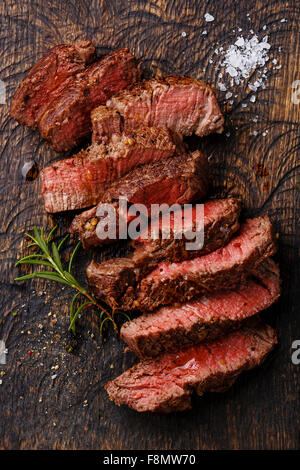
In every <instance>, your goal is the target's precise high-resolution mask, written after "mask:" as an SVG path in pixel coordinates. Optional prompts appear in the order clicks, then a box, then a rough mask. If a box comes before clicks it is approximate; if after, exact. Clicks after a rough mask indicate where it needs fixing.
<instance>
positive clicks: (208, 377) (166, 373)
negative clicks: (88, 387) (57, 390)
mask: <svg viewBox="0 0 300 470" xmlns="http://www.w3.org/2000/svg"><path fill="white" fill-rule="evenodd" d="M276 343H277V338H276V334H275V332H274V330H273V329H272V328H271V327H270V326H268V325H263V324H261V323H256V322H255V323H254V324H252V322H251V324H249V325H245V326H244V327H243V328H242V329H241V330H238V331H235V332H233V333H230V334H228V335H227V336H222V337H221V338H219V339H217V340H214V341H206V342H205V343H202V344H199V345H198V346H194V347H189V348H187V349H184V350H182V351H180V352H175V353H167V354H164V355H162V356H161V357H159V358H157V359H154V360H145V361H142V362H140V363H139V364H137V365H135V366H133V367H132V368H131V369H129V370H127V371H126V372H124V373H123V374H122V375H120V376H119V377H117V378H116V379H114V380H113V381H111V382H109V383H108V384H107V385H106V387H105V388H106V391H107V392H108V394H109V397H110V399H111V400H113V401H114V402H115V403H116V404H117V405H127V406H129V407H130V408H133V409H134V410H136V411H139V412H147V411H152V412H159V413H169V412H172V411H183V410H186V409H189V408H191V393H192V391H193V390H195V391H196V393H197V394H198V395H200V396H201V395H202V394H203V393H205V392H223V391H225V390H227V389H228V388H229V387H230V386H231V385H232V384H233V383H234V382H235V380H236V379H237V377H238V375H239V374H240V373H241V372H243V371H244V370H249V369H252V368H254V367H256V366H259V365H260V364H261V363H262V362H263V360H264V359H265V358H266V356H267V355H268V353H269V352H270V351H271V350H272V349H273V347H274V346H275V344H276Z"/></svg>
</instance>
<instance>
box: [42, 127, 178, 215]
mask: <svg viewBox="0 0 300 470" xmlns="http://www.w3.org/2000/svg"><path fill="white" fill-rule="evenodd" d="M184 148H185V147H184V146H183V144H182V140H181V136H180V135H179V134H177V133H175V132H172V131H170V130H169V129H166V128H165V129H157V128H145V129H139V130H137V131H131V132H129V131H125V132H123V134H122V135H121V136H115V137H114V139H113V141H112V142H110V143H109V144H108V145H104V144H101V145H98V144H92V145H91V146H90V147H89V148H88V149H87V150H82V151H81V152H79V153H78V154H77V155H76V156H75V157H73V158H69V159H65V160H61V161H59V162H56V163H54V164H53V165H51V166H49V167H47V168H44V169H43V170H42V171H41V180H42V189H41V191H42V195H43V198H44V202H45V209H46V211H47V212H61V211H66V210H73V209H82V208H86V207H89V206H93V205H95V204H97V203H98V202H99V200H100V199H101V197H102V196H103V194H104V192H105V191H106V189H107V188H109V187H110V186H111V185H112V183H113V182H114V181H115V180H116V179H117V178H120V177H122V176H123V175H125V174H126V173H128V172H129V171H130V170H131V169H132V168H134V167H136V166H138V165H141V164H145V163H149V162H155V161H159V160H163V159H166V158H168V157H170V156H172V155H174V154H175V153H182V152H183V150H184Z"/></svg>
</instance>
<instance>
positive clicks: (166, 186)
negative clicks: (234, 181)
mask: <svg viewBox="0 0 300 470" xmlns="http://www.w3.org/2000/svg"><path fill="white" fill-rule="evenodd" d="M208 181H209V178H208V162H207V159H206V157H204V155H202V154H201V153H200V152H198V151H196V152H194V153H192V154H186V155H179V156H175V157H171V158H168V159H167V160H164V161H159V162H155V163H149V164H147V165H143V166H142V167H137V168H135V169H134V170H132V171H130V172H129V173H127V174H126V175H125V176H124V177H123V178H121V179H120V180H119V181H116V182H115V183H114V184H113V186H112V187H111V188H110V189H109V190H108V191H106V193H105V194H104V196H103V198H102V199H101V201H100V203H99V204H98V206H97V207H94V208H93V209H90V210H88V211H85V212H83V213H82V214H80V215H78V216H77V217H75V219H74V221H73V223H72V225H71V227H70V231H71V233H74V232H78V233H79V236H80V238H81V240H82V244H83V247H84V248H88V247H90V246H99V245H101V244H103V242H104V241H106V242H107V241H109V240H108V239H107V240H101V239H100V238H98V236H97V233H96V227H97V224H98V222H99V220H100V217H98V216H97V214H96V212H97V209H98V210H99V208H100V206H101V205H103V204H108V203H109V204H114V205H115V206H116V212H117V219H118V223H120V224H126V225H127V223H128V221H129V220H130V219H128V214H124V215H122V214H119V212H118V205H119V204H118V201H119V198H120V197H122V198H123V199H125V200H126V201H128V202H129V203H131V204H143V205H145V206H146V208H147V209H148V211H150V210H151V204H162V203H164V204H168V205H172V204H175V203H178V204H187V203H190V202H191V201H193V200H197V199H201V198H202V197H204V196H205V195H206V193H207V190H208ZM164 241H165V240H164ZM181 241H182V240H181Z"/></svg>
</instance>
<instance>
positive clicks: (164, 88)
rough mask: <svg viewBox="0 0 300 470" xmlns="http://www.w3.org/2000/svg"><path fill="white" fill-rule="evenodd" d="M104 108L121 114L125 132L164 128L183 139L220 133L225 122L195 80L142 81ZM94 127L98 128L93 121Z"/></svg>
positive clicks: (212, 97) (205, 87) (211, 95)
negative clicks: (176, 133)
mask: <svg viewBox="0 0 300 470" xmlns="http://www.w3.org/2000/svg"><path fill="white" fill-rule="evenodd" d="M106 104H107V106H108V107H111V108H113V109H114V110H116V111H117V112H118V113H119V114H120V116H121V118H122V122H123V126H124V128H125V129H138V128H140V127H141V126H154V127H164V126H166V127H169V128H170V129H173V130H175V131H177V132H180V133H181V134H183V135H191V134H196V135H198V136H204V135H207V134H210V133H211V132H217V133H221V132H223V123H224V119H223V116H222V113H221V111H220V108H219V105H218V103H217V100H216V96H215V94H214V92H213V90H212V89H211V88H210V86H209V85H206V83H204V82H201V81H199V80H195V79H194V78H187V77H167V78H165V79H163V80H157V79H151V80H147V81H143V82H141V83H137V84H136V85H134V86H131V87H129V88H127V89H126V90H124V91H122V92H120V93H119V94H117V95H116V96H114V97H112V98H111V99H110V100H108V102H107V103H106ZM99 117H100V119H102V116H101V115H100V116H99ZM93 126H94V129H95V127H97V126H96V123H95V121H94V122H93ZM107 128H114V127H113V126H107Z"/></svg>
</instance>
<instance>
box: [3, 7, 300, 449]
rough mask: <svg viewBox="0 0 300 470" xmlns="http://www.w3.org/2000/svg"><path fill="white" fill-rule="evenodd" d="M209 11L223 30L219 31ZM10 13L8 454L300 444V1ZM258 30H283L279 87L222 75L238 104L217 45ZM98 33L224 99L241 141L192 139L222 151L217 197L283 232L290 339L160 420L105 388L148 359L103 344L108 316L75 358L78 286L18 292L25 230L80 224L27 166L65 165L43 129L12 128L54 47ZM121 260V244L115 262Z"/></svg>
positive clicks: (283, 325)
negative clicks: (35, 69)
mask: <svg viewBox="0 0 300 470" xmlns="http://www.w3.org/2000/svg"><path fill="white" fill-rule="evenodd" d="M205 13H210V14H211V15H213V16H214V18H215V19H214V21H213V22H206V21H205V20H204V14H205ZM0 15H1V19H0V24H1V34H0V51H1V52H0V53H1V62H0V79H1V80H2V81H4V83H5V85H6V104H1V105H0V116H1V127H0V132H1V139H0V157H1V158H0V177H1V185H0V198H1V202H0V208H1V219H0V224H1V231H0V260H1V274H0V280H1V298H0V306H1V313H0V340H1V339H2V340H4V341H5V344H6V347H7V349H8V354H7V355H6V358H7V364H6V365H2V366H1V365H0V371H2V372H1V377H0V379H1V380H2V383H1V385H0V400H1V406H0V447H1V448H6V449H12V448H14V449H19V448H21V449H73V448H74V449H176V450H179V449H283V448H285V449H295V448H297V446H298V445H299V434H298V430H297V422H299V414H298V413H299V393H298V392H299V367H300V366H299V365H298V366H296V365H293V363H292V361H291V355H292V342H293V341H294V340H297V339H299V311H298V308H296V307H299V303H296V300H297V298H298V297H299V295H298V289H297V279H298V278H299V277H298V275H299V269H298V270H297V261H298V258H297V257H298V251H297V248H298V246H299V232H298V234H297V233H296V225H297V221H298V219H299V205H298V204H297V202H298V200H299V199H298V198H297V196H298V195H297V191H298V189H299V180H298V182H297V176H299V114H300V113H299V111H300V105H299V104H297V103H296V101H297V100H296V101H295V99H294V102H293V99H292V98H293V92H294V91H295V90H294V89H293V88H292V86H293V82H294V81H295V80H297V79H298V80H299V79H300V71H299V29H298V30H297V28H298V25H299V3H298V2H296V1H292V0H289V1H287V2H284V3H282V2H278V1H276V0H271V1H268V2H266V1H259V0H257V1H255V0H251V1H250V0H248V1H245V0H239V1H229V2H221V1H220V2H209V1H208V0H205V1H193V0H189V1H185V2H183V1H182V2H179V1H175V0H164V1H162V0H152V1H151V2H142V1H138V0H132V1H125V0H124V1H122V2H120V1H118V0H106V1H105V0H103V1H97V0H78V1H76V2H61V1H58V0H53V1H52V2H48V1H45V0H39V1H35V0H31V1H25V2H18V1H12V0H8V1H6V2H1V6H0ZM283 20H284V21H283ZM238 28H241V29H242V31H240V30H239V29H238ZM251 29H252V30H253V32H254V33H255V34H257V35H258V37H259V38H260V39H261V38H262V37H263V36H265V35H268V37H269V39H268V41H269V43H270V44H271V46H272V47H271V50H270V58H271V59H270V61H269V63H268V66H267V68H268V73H267V80H266V87H265V89H262V88H259V90H258V91H257V93H256V96H257V99H256V101H255V102H254V103H253V102H251V101H250V100H249V97H250V94H249V89H248V88H247V81H246V82H245V83H244V84H242V85H240V86H236V85H235V86H234V87H233V89H232V90H231V87H230V83H229V80H228V76H227V75H225V77H224V78H223V79H222V81H223V82H224V83H225V84H226V86H227V88H228V89H230V90H231V91H232V92H233V95H234V96H233V103H232V104H230V103H229V100H228V99H227V100H226V99H225V93H224V92H221V91H218V87H217V83H218V74H219V73H220V72H221V71H223V72H224V70H223V67H222V66H221V65H220V63H219V62H220V60H221V56H220V55H219V54H215V49H218V48H219V47H220V46H223V47H224V49H225V48H227V47H228V46H229V45H230V44H233V43H234V42H235V40H236V39H237V36H238V35H240V34H242V35H243V36H244V37H247V36H249V35H250V36H251V35H252V34H253V33H251V32H250V30H251ZM204 31H206V33H207V34H204ZM84 38H88V39H91V40H92V41H93V42H94V44H95V45H96V46H97V50H98V53H99V55H101V54H104V53H107V52H109V51H111V50H113V49H115V48H118V47H129V48H130V49H131V51H132V52H133V53H134V54H135V55H136V57H137V58H138V59H140V60H141V62H142V64H143V68H144V70H145V71H146V73H148V74H152V75H153V74H162V75H166V74H183V75H188V76H192V77H196V78H199V79H204V80H206V81H207V82H209V83H210V84H211V85H212V86H214V87H215V89H217V93H218V97H219V100H220V103H221V106H222V109H223V110H224V113H225V115H226V130H225V133H224V134H223V135H222V136H218V137H216V136H212V137H210V138H207V139H205V140H202V141H199V140H198V141H195V140H193V141H192V144H193V145H194V146H198V147H200V148H202V149H203V150H204V151H205V152H206V153H207V155H208V156H209V157H210V165H211V170H212V175H213V187H212V190H211V194H215V195H221V196H226V195H228V194H233V195H240V196H241V197H242V198H243V201H244V207H245V211H244V215H250V216H255V215H258V214H266V213H267V214H269V215H270V217H271V219H272V221H273V222H274V225H275V230H276V233H277V234H278V237H279V252H278V256H277V260H278V261H279V262H280V266H281V270H282V280H283V283H282V289H283V293H282V298H281V300H280V301H279V302H278V304H277V305H275V306H274V307H273V308H271V309H270V310H269V311H268V312H266V313H265V314H264V315H263V317H264V318H265V319H266V320H267V321H268V322H269V323H270V324H271V325H272V326H274V327H275V328H276V329H277V331H278V334H279V338H280V342H279V346H278V348H277V349H276V351H275V352H274V354H273V355H272V356H271V357H270V359H269V360H268V361H267V362H266V363H265V364H264V365H263V366H262V367H260V368H259V369H257V370H254V371H252V372H249V373H247V374H246V373H245V374H244V375H242V376H241V377H240V378H239V380H238V381H237V383H236V384H235V385H234V386H233V387H232V388H231V390H229V391H228V392H227V393H224V394H212V395H207V396H204V397H202V398H195V399H194V407H193V410H192V411H188V412H185V413H181V414H174V415H170V416H157V415H153V416H152V415H151V416H149V415H147V416H146V415H139V414H137V413H135V412H133V411H130V410H128V409H126V408H121V409H120V408H118V407H116V406H115V405H114V404H112V403H110V402H109V400H108V398H107V395H106V393H105V392H104V390H103V386H104V384H105V383H106V382H107V380H109V379H111V378H113V377H115V376H116V375H118V374H120V373H121V372H122V371H124V370H125V369H126V368H128V367H129V366H130V365H131V364H133V363H134V361H135V359H134V358H133V357H132V356H130V355H129V354H124V353H123V351H124V346H123V344H122V343H121V342H120V340H119V339H118V338H117V337H115V336H114V335H113V334H112V332H109V333H107V334H106V338H107V339H106V341H105V342H104V343H101V341H100V339H99V332H98V328H99V322H98V319H97V317H96V315H95V314H91V313H88V312H87V313H86V314H85V316H84V318H82V319H81V320H80V327H79V330H80V331H79V332H80V334H79V335H78V336H77V338H76V342H77V346H76V347H75V349H74V352H73V353H72V354H70V353H67V352H66V349H65V345H66V344H68V343H70V341H71V338H70V336H69V335H67V334H66V331H67V327H68V305H69V301H70V298H71V292H70V291H69V290H68V289H67V288H66V289H61V288H60V287H58V286H57V285H53V284H50V283H48V282H31V283H26V284H24V285H20V284H18V283H16V282H14V278H15V277H16V275H17V274H18V273H19V271H18V269H16V268H14V263H15V261H16V259H17V258H18V257H19V256H21V255H24V254H25V244H24V232H25V231H30V230H31V229H32V227H33V225H34V224H36V225H37V226H39V227H41V226H44V227H47V228H48V229H49V228H50V227H51V226H52V225H53V223H54V222H55V223H56V222H57V221H58V223H59V225H60V229H61V233H63V232H64V231H65V230H66V227H67V224H66V220H65V219H63V218H56V219H55V221H54V222H53V220H52V219H51V217H48V216H47V215H46V214H45V213H44V211H43V206H42V201H41V197H40V194H39V180H38V179H36V180H35V181H33V182H26V181H24V180H23V178H22V174H21V169H22V166H23V164H24V162H25V161H26V160H28V159H34V160H36V162H37V163H38V166H39V168H40V169H41V168H43V167H44V166H45V165H46V164H48V163H49V162H51V161H53V160H54V159H55V158H57V156H56V155H55V154H54V152H52V151H51V150H50V149H49V148H48V146H47V145H46V144H45V143H44V142H43V141H42V140H41V139H40V137H39V135H38V133H37V132H32V131H30V130H28V129H25V128H22V127H20V126H19V125H18V124H17V123H16V122H14V121H13V120H11V119H10V118H9V114H8V111H9V103H10V100H11V98H12V95H13V93H14V91H15V89H16V86H17V85H18V83H19V82H20V80H21V79H22V78H23V77H24V76H25V74H26V72H27V71H28V70H29V69H30V68H31V66H32V65H33V64H34V63H35V62H36V61H37V60H38V59H39V58H40V57H41V56H42V55H43V54H44V53H45V52H46V51H47V50H48V49H49V48H51V47H53V46H54V45H56V44H59V43H67V42H73V41H75V40H78V39H84ZM273 59H276V60H277V66H278V65H281V68H277V69H276V68H275V64H273V63H272V60H273ZM252 78H255V75H254V76H253V77H251V80H252ZM243 104H245V105H246V106H244V107H243ZM229 133H230V135H229ZM226 134H227V136H226ZM116 253H118V248H116V247H115V248H113V249H111V252H109V250H106V252H105V253H104V255H109V254H116ZM93 256H94V254H93V253H83V252H81V254H80V255H79V257H78V258H77V262H76V263H75V270H76V273H78V276H79V277H80V278H81V280H82V281H84V274H83V273H84V267H85V265H86V264H87V262H88V261H89V260H90V259H91V258H92V257H93ZM297 335H298V336H297ZM30 352H32V353H30ZM57 366H58V367H57ZM3 373H5V375H4V374H3ZM53 376H56V378H53ZM51 377H52V378H51Z"/></svg>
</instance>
